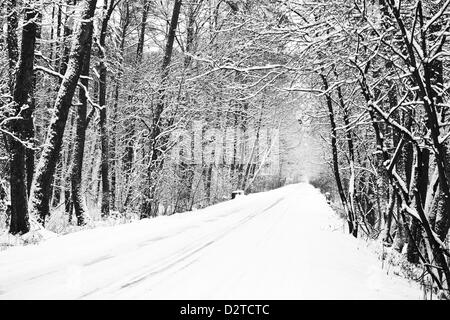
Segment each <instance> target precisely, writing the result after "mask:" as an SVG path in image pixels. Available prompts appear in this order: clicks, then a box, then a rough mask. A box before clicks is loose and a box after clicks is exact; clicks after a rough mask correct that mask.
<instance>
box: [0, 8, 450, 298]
mask: <svg viewBox="0 0 450 320" xmlns="http://www.w3.org/2000/svg"><path fill="white" fill-rule="evenodd" d="M0 4H1V6H0V26H1V27H2V29H1V32H2V33H1V37H0V110H1V111H0V135H1V137H0V235H5V236H7V238H8V239H10V240H8V241H11V239H15V241H16V244H17V243H18V242H20V244H24V243H25V244H26V243H27V242H28V243H30V242H31V243H33V242H38V241H39V240H40V239H39V234H40V237H42V236H43V235H45V234H46V233H45V232H49V233H50V232H51V233H55V234H58V235H64V234H69V233H74V232H78V231H80V230H87V229H95V228H97V227H99V226H111V225H117V224H124V223H129V222H132V221H140V220H142V219H147V220H148V223H149V224H151V223H152V221H153V220H155V221H156V220H157V219H155V217H159V216H171V215H174V214H177V213H183V214H184V215H193V216H194V215H196V212H197V211H199V210H201V209H203V208H207V207H209V206H212V205H216V204H219V203H222V202H224V201H228V200H230V199H231V195H232V193H233V192H235V193H236V191H237V190H241V191H239V192H241V193H245V194H254V193H261V192H267V191H269V190H274V189H277V188H280V187H283V186H287V185H291V184H296V183H304V182H307V183H310V184H312V185H313V186H314V187H316V188H318V189H319V190H320V191H321V192H322V194H324V195H325V194H326V197H327V199H328V201H329V205H330V207H332V208H333V210H334V211H335V212H337V214H338V215H340V216H341V217H342V218H343V219H344V221H345V232H346V233H347V235H346V236H347V237H349V238H353V237H354V238H358V239H359V238H362V239H365V240H367V241H378V242H379V243H380V244H381V245H382V247H383V252H384V250H392V251H393V252H397V254H399V255H402V256H403V257H404V260H405V262H404V265H407V266H409V267H404V268H411V269H413V268H420V270H422V271H423V274H422V278H424V277H425V276H426V277H427V279H429V283H430V287H431V288H434V289H433V290H435V292H436V293H437V292H440V294H441V295H442V297H450V294H449V291H448V290H449V288H450V258H449V257H450V251H449V236H448V234H449V228H450V105H449V98H450V41H449V36H450V0H308V1H306V0H297V1H294V0H36V1H33V0H0ZM263 200H264V199H262V200H261V201H263ZM155 223H156V222H155ZM305 223H306V221H305ZM27 235H31V236H27ZM0 238H1V239H4V238H5V237H3V238H2V237H0ZM0 245H1V246H4V248H1V249H2V250H3V249H6V247H7V246H9V245H11V244H8V245H7V244H2V243H0ZM8 250H9V249H8ZM8 250H6V251H8ZM384 258H385V257H384V256H383V257H382V259H384ZM418 281H419V280H418ZM0 286H1V283H0Z"/></svg>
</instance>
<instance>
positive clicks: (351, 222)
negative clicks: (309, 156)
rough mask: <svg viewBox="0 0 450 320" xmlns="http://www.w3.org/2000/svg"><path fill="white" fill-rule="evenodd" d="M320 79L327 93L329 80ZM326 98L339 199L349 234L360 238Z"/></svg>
mask: <svg viewBox="0 0 450 320" xmlns="http://www.w3.org/2000/svg"><path fill="white" fill-rule="evenodd" d="M320 77H321V78H322V82H323V86H324V91H327V90H328V88H329V86H328V80H327V78H326V76H324V75H323V74H321V75H320ZM325 97H326V102H327V106H328V116H329V118H330V126H331V150H332V154H333V172H334V177H335V180H336V185H337V188H338V192H339V197H340V198H341V202H342V205H343V207H344V210H345V212H346V213H347V222H348V229H349V233H350V234H352V235H353V236H354V237H355V238H356V237H357V236H358V228H357V223H356V220H355V216H354V212H352V211H351V208H350V207H349V205H348V201H347V197H346V196H345V192H344V188H343V186H342V180H341V175H340V172H339V159H338V149H337V129H336V122H335V119H334V110H333V101H332V100H331V97H330V95H329V94H328V93H327V94H326V95H325Z"/></svg>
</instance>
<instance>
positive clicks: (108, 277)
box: [0, 184, 420, 299]
mask: <svg viewBox="0 0 450 320" xmlns="http://www.w3.org/2000/svg"><path fill="white" fill-rule="evenodd" d="M342 229H343V228H342V221H340V220H339V219H338V218H337V217H336V215H335V213H333V211H332V210H331V209H330V207H329V206H328V205H327V203H326V200H325V198H324V196H323V195H321V194H320V193H319V191H317V190H316V189H314V188H313V187H312V186H310V185H307V184H298V185H289V186H286V187H283V188H280V189H277V190H273V191H270V192H264V193H259V194H253V195H248V196H243V197H238V198H236V199H234V200H231V201H227V202H224V203H221V204H218V205H215V206H212V207H209V208H206V209H203V210H198V211H195V212H190V213H183V214H176V215H172V216H170V217H158V218H155V219H150V220H142V221H139V222H135V223H130V224H125V225H119V226H114V227H101V228H97V229H91V230H86V231H81V232H77V233H72V234H69V235H65V236H61V237H57V238H52V239H49V240H47V241H44V242H42V243H41V244H39V245H29V246H25V247H15V248H11V249H8V250H5V251H2V252H0V299H34V298H37V299H419V298H420V290H419V289H418V286H417V285H415V284H410V283H409V282H408V281H407V280H404V279H401V278H399V277H396V276H391V275H389V276H388V275H386V274H385V272H384V271H383V270H381V262H380V261H378V260H377V258H376V256H375V255H374V254H373V253H372V252H370V251H369V250H368V249H367V248H366V247H365V246H364V244H363V243H362V242H361V241H359V240H356V239H353V238H352V237H351V236H349V235H347V234H345V233H343V232H342Z"/></svg>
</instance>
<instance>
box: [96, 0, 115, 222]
mask: <svg viewBox="0 0 450 320" xmlns="http://www.w3.org/2000/svg"><path fill="white" fill-rule="evenodd" d="M114 8H115V3H114V0H110V2H109V5H108V1H104V3H103V10H104V16H103V20H102V27H101V30H100V37H99V42H98V44H99V58H100V62H99V64H98V66H97V69H98V72H99V75H100V76H99V91H98V102H99V105H100V108H101V109H100V141H101V147H102V156H101V157H102V160H101V161H102V162H101V176H102V206H101V212H102V217H107V216H109V202H110V201H109V199H110V185H109V137H108V127H107V119H108V117H107V107H106V81H107V71H108V70H107V67H106V61H105V60H106V52H105V49H106V34H107V30H108V23H109V19H110V18H111V15H112V12H113V10H114Z"/></svg>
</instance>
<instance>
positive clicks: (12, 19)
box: [6, 0, 19, 94]
mask: <svg viewBox="0 0 450 320" xmlns="http://www.w3.org/2000/svg"><path fill="white" fill-rule="evenodd" d="M17 11H18V8H17V0H8V1H7V2H6V12H7V14H8V18H7V38H6V44H7V47H8V63H9V80H10V81H9V88H10V91H11V94H13V90H14V80H15V75H14V73H15V68H16V63H17V59H18V58H19V47H18V41H17V29H18V17H17V16H18V14H17Z"/></svg>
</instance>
